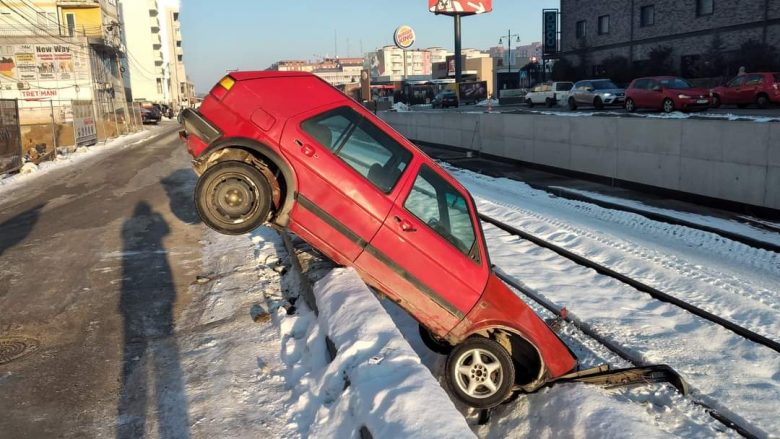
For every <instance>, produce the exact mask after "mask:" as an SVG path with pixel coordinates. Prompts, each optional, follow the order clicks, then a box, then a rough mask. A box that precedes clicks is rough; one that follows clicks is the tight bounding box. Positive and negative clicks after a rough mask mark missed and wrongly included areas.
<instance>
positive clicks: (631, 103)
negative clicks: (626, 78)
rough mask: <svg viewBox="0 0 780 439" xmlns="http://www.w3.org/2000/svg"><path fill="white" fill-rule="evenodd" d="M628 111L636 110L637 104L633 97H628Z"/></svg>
mask: <svg viewBox="0 0 780 439" xmlns="http://www.w3.org/2000/svg"><path fill="white" fill-rule="evenodd" d="M626 111H628V112H629V113H633V112H635V111H636V104H634V100H633V99H631V98H628V99H626Z"/></svg>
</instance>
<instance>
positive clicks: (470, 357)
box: [446, 337, 515, 409]
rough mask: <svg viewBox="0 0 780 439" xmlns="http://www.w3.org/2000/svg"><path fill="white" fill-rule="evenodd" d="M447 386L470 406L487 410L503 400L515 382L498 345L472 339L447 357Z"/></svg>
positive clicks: (512, 368)
mask: <svg viewBox="0 0 780 439" xmlns="http://www.w3.org/2000/svg"><path fill="white" fill-rule="evenodd" d="M446 371H447V377H446V378H447V385H448V386H449V388H450V390H451V391H452V392H453V393H454V394H455V396H456V397H457V398H458V399H460V400H461V401H463V402H464V403H466V404H467V405H469V406H471V407H475V408H478V409H487V408H491V407H495V406H497V405H499V404H501V403H502V402H504V400H506V399H507V398H508V397H509V395H510V394H511V393H512V387H513V386H514V382H515V365H514V363H513V362H512V357H511V356H510V355H509V353H508V352H507V351H506V349H504V348H503V347H502V346H501V345H500V344H498V343H496V342H495V341H493V340H490V339H487V338H483V337H472V338H469V339H468V340H466V341H465V342H463V343H462V344H459V345H458V346H455V348H454V349H453V350H452V352H450V354H449V356H448V357H447V366H446Z"/></svg>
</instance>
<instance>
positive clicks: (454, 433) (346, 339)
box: [310, 269, 472, 438]
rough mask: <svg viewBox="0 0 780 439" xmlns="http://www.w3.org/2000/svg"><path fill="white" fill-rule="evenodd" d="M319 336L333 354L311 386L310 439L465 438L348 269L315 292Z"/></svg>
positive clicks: (455, 416)
mask: <svg viewBox="0 0 780 439" xmlns="http://www.w3.org/2000/svg"><path fill="white" fill-rule="evenodd" d="M314 289H315V295H316V296H317V303H318V306H319V308H320V329H321V330H322V332H326V333H328V334H329V336H330V339H331V340H332V341H333V343H334V345H335V347H336V350H337V354H336V356H335V359H334V360H333V361H332V362H331V363H330V364H329V365H327V368H326V369H325V370H324V371H323V373H322V375H321V376H319V377H318V379H317V380H316V381H313V382H310V385H311V396H314V395H315V394H317V395H318V396H319V398H318V399H319V400H320V402H321V403H322V407H321V408H320V410H319V411H318V412H317V415H316V418H315V419H313V423H312V427H311V435H312V436H315V437H355V436H354V434H355V432H357V431H359V430H360V429H361V428H362V427H365V428H366V429H367V430H368V431H369V432H370V433H371V434H372V435H373V437H377V438H384V437H388V438H390V437H434V436H435V437H453V438H454V437H457V438H462V437H469V436H472V433H471V431H470V430H469V427H468V425H467V423H466V421H465V419H464V418H463V416H462V415H461V414H460V413H458V411H457V410H456V409H455V406H454V405H453V404H452V402H451V401H450V400H449V398H448V397H447V394H446V393H445V392H444V390H443V389H442V388H441V387H440V386H439V384H438V383H437V382H436V380H435V379H434V378H433V376H432V375H431V373H430V372H429V371H428V370H427V369H426V368H425V366H423V365H422V364H421V361H420V358H419V357H418V356H417V355H416V354H415V352H414V351H413V350H412V348H411V347H410V346H409V344H408V343H407V342H406V340H404V338H403V337H402V336H401V334H400V332H399V331H398V329H397V328H396V326H395V324H394V323H393V321H392V319H391V318H390V316H389V315H388V314H387V313H386V312H385V310H384V309H383V308H382V306H381V305H380V304H379V301H378V300H377V299H376V298H375V297H374V296H373V294H371V292H370V291H369V290H368V288H367V287H366V286H365V284H364V283H363V282H362V281H361V280H360V278H359V277H358V276H357V274H356V273H355V272H354V270H352V269H336V270H333V271H332V272H330V273H329V274H328V275H327V276H325V277H324V278H323V279H321V280H320V281H318V282H317V284H316V285H315V287H314Z"/></svg>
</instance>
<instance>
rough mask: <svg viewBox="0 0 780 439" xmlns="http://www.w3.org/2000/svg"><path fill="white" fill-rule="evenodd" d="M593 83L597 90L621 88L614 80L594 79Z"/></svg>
mask: <svg viewBox="0 0 780 439" xmlns="http://www.w3.org/2000/svg"><path fill="white" fill-rule="evenodd" d="M591 84H593V88H594V89H595V90H613V89H616V88H620V87H618V86H617V85H615V83H614V82H612V81H593V82H591Z"/></svg>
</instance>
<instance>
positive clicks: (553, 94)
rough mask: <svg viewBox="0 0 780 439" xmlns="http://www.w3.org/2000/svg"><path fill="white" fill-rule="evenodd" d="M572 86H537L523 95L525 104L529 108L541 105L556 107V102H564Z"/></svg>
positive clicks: (566, 83) (556, 83) (570, 83)
mask: <svg viewBox="0 0 780 439" xmlns="http://www.w3.org/2000/svg"><path fill="white" fill-rule="evenodd" d="M573 86H574V83H573V82H546V83H544V84H538V85H536V86H535V87H533V88H532V89H531V91H529V92H528V94H526V95H525V103H526V104H528V106H529V107H531V108H533V106H534V105H541V104H544V105H546V106H547V107H548V108H549V107H552V106H554V105H558V102H559V101H561V100H563V101H564V102H566V97H567V96H568V94H569V91H570V90H571V89H572V87H573Z"/></svg>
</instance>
